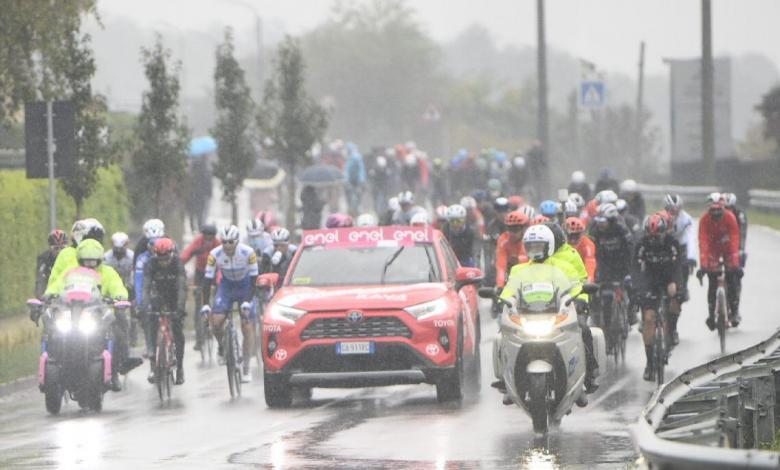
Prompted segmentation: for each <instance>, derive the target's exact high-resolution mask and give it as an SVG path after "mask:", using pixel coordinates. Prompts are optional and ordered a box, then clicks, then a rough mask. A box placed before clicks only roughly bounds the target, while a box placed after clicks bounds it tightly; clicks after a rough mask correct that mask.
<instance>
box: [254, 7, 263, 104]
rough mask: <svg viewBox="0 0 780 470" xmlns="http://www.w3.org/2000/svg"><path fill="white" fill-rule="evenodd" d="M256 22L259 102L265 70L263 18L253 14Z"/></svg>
mask: <svg viewBox="0 0 780 470" xmlns="http://www.w3.org/2000/svg"><path fill="white" fill-rule="evenodd" d="M255 15H256V19H257V22H256V23H255V25H256V26H255V28H256V29H257V79H258V82H260V88H259V94H260V100H258V102H259V101H261V100H262V96H263V75H264V74H265V70H264V68H263V18H262V17H261V16H260V15H259V14H257V13H256V14H255Z"/></svg>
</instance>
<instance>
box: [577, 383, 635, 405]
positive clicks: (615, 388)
mask: <svg viewBox="0 0 780 470" xmlns="http://www.w3.org/2000/svg"><path fill="white" fill-rule="evenodd" d="M632 378H633V377H631V376H630V375H627V376H625V377H623V378H622V379H620V380H618V381H617V382H615V383H614V384H612V386H611V387H609V388H608V389H607V391H606V392H604V394H603V395H601V396H600V397H598V398H597V399H595V400H593V401H592V402H590V405H588V407H589V408H591V407H593V408H595V407H597V406H599V405H600V404H601V403H602V402H603V401H604V400H606V399H607V397H609V396H610V395H612V394H613V393H615V392H617V391H619V390H620V389H622V388H623V386H624V385H626V384H627V383H628V382H629V380H631V379H632Z"/></svg>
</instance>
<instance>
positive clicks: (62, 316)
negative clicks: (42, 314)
mask: <svg viewBox="0 0 780 470" xmlns="http://www.w3.org/2000/svg"><path fill="white" fill-rule="evenodd" d="M70 317H71V315H70V310H60V311H58V312H57V315H56V319H55V320H54V326H56V327H57V331H59V332H60V333H67V332H69V331H70V330H71V329H72V328H73V322H72V321H71V318H70Z"/></svg>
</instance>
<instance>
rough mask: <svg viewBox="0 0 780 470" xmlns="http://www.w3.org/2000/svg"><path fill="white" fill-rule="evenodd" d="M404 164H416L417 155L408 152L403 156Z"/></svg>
mask: <svg viewBox="0 0 780 470" xmlns="http://www.w3.org/2000/svg"><path fill="white" fill-rule="evenodd" d="M404 164H405V165H406V166H408V167H413V166H415V165H417V155H415V154H413V153H409V154H407V155H406V156H405V157H404Z"/></svg>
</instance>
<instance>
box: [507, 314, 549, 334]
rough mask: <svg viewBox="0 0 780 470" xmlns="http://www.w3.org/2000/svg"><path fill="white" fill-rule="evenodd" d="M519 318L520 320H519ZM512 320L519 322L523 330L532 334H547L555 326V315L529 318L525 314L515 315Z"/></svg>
mask: <svg viewBox="0 0 780 470" xmlns="http://www.w3.org/2000/svg"><path fill="white" fill-rule="evenodd" d="M517 318H519V322H518V321H517ZM512 320H514V321H515V323H519V324H520V327H521V328H522V329H523V331H524V332H525V333H526V334H527V335H530V336H547V335H549V334H550V333H552V331H553V329H554V328H555V323H556V322H555V317H546V318H538V319H537V318H528V317H524V316H513V317H512Z"/></svg>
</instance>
